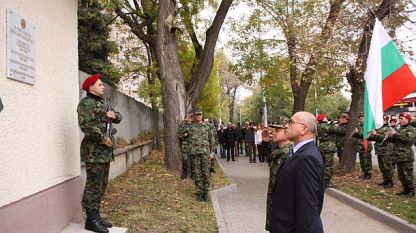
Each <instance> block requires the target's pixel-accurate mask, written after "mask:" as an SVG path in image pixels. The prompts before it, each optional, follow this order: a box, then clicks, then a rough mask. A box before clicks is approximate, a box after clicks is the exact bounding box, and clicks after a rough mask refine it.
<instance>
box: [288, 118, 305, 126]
mask: <svg viewBox="0 0 416 233" xmlns="http://www.w3.org/2000/svg"><path fill="white" fill-rule="evenodd" d="M287 123H288V124H289V125H294V124H299V125H304V126H306V127H307V126H308V125H306V124H305V123H301V122H296V121H294V120H293V119H292V118H290V119H289V121H288V122H287Z"/></svg>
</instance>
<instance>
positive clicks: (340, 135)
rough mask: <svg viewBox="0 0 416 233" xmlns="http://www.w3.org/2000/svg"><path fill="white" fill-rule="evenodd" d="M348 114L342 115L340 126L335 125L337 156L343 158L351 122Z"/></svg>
mask: <svg viewBox="0 0 416 233" xmlns="http://www.w3.org/2000/svg"><path fill="white" fill-rule="evenodd" d="M349 119H350V118H349V116H348V113H345V112H344V113H342V114H341V115H340V117H339V122H340V123H339V124H338V125H335V127H334V130H335V133H336V139H335V144H336V146H337V156H338V157H339V158H341V156H342V151H343V149H344V144H345V134H346V132H347V124H348V121H349Z"/></svg>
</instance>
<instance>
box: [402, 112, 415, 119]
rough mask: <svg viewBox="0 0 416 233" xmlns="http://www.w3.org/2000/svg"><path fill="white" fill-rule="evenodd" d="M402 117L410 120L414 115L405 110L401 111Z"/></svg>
mask: <svg viewBox="0 0 416 233" xmlns="http://www.w3.org/2000/svg"><path fill="white" fill-rule="evenodd" d="M400 117H404V118H407V119H408V120H409V121H410V120H411V119H412V116H411V115H410V114H409V113H405V112H402V113H400V115H399V118H400Z"/></svg>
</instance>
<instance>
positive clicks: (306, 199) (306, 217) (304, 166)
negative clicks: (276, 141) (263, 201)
mask: <svg viewBox="0 0 416 233" xmlns="http://www.w3.org/2000/svg"><path fill="white" fill-rule="evenodd" d="M323 199H324V167H323V161H322V156H321V153H320V152H319V150H318V148H317V147H316V145H315V143H314V142H309V143H306V144H305V145H303V146H302V147H301V148H299V149H298V150H297V151H296V153H295V154H294V155H292V157H290V158H287V160H286V162H285V163H284V164H283V165H282V166H281V168H280V170H279V172H278V175H277V182H276V185H275V187H274V191H273V196H272V215H271V218H272V220H271V232H272V233H286V232H287V233H289V232H290V233H292V232H293V233H321V232H323V227H322V222H321V217H320V214H321V210H322V205H323Z"/></svg>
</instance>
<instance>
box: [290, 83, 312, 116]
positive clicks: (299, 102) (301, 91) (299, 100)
mask: <svg viewBox="0 0 416 233" xmlns="http://www.w3.org/2000/svg"><path fill="white" fill-rule="evenodd" d="M302 84H303V83H302ZM302 84H301V86H300V88H297V89H298V91H297V93H295V92H293V114H295V113H296V112H299V111H304V110H305V102H306V97H307V95H308V90H309V87H310V83H309V85H307V84H303V85H302Z"/></svg>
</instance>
